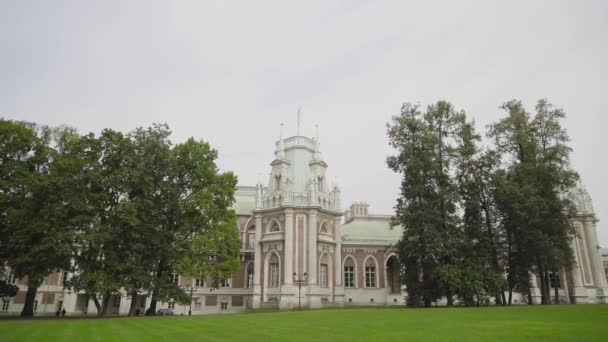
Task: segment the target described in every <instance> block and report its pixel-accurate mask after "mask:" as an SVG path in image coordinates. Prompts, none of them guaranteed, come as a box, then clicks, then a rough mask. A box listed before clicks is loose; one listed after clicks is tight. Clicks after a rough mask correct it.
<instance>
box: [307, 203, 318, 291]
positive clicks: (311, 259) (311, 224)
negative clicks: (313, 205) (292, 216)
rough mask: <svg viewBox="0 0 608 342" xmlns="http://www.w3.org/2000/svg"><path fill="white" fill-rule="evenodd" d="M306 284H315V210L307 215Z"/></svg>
mask: <svg viewBox="0 0 608 342" xmlns="http://www.w3.org/2000/svg"><path fill="white" fill-rule="evenodd" d="M308 283H309V284H317V210H316V209H311V210H310V212H309V213H308Z"/></svg>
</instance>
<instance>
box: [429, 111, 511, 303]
mask: <svg viewBox="0 0 608 342" xmlns="http://www.w3.org/2000/svg"><path fill="white" fill-rule="evenodd" d="M458 136H459V143H458V146H459V148H458V151H457V154H456V155H457V157H456V158H457V162H456V170H455V174H456V183H457V184H458V192H459V208H460V211H461V212H462V218H461V225H462V226H461V231H460V232H461V234H462V235H461V236H460V238H459V239H458V240H457V243H456V246H457V248H456V249H455V251H454V260H455V262H454V263H453V264H452V265H446V266H445V269H443V270H442V271H443V272H442V273H441V274H442V278H444V279H445V281H446V282H448V283H454V284H455V285H454V288H455V289H456V290H455V291H456V294H457V295H458V296H459V297H460V299H461V301H462V302H463V303H465V305H469V306H470V305H479V303H485V302H487V297H488V296H494V297H495V298H496V302H497V303H502V302H504V301H503V298H502V297H503V296H504V293H503V291H502V289H503V283H504V281H503V276H502V269H501V267H500V264H499V247H498V246H499V243H500V240H499V237H500V232H499V230H498V226H497V225H496V209H495V204H494V201H493V200H492V188H493V172H494V171H495V168H496V165H497V161H496V158H495V156H494V154H493V153H488V152H486V153H482V152H481V150H480V149H479V148H478V146H477V143H478V142H479V141H480V136H479V135H478V134H476V133H475V129H474V124H473V123H470V122H464V123H462V125H461V128H460V130H459V133H458Z"/></svg>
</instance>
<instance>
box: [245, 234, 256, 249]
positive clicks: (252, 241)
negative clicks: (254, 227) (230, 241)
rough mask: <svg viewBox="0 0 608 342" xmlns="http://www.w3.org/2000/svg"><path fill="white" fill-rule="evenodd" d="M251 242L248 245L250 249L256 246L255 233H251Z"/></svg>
mask: <svg viewBox="0 0 608 342" xmlns="http://www.w3.org/2000/svg"><path fill="white" fill-rule="evenodd" d="M248 241H249V243H248V245H247V247H248V248H249V249H254V248H255V233H249V240H248Z"/></svg>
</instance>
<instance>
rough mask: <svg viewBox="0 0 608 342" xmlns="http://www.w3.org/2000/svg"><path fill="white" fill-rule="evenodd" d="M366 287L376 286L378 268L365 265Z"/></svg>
mask: <svg viewBox="0 0 608 342" xmlns="http://www.w3.org/2000/svg"><path fill="white" fill-rule="evenodd" d="M365 287H376V268H375V267H373V266H367V267H365Z"/></svg>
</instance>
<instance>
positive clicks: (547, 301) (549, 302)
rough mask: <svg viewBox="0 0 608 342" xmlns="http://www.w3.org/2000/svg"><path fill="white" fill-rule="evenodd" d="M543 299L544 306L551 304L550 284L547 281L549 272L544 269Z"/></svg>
mask: <svg viewBox="0 0 608 342" xmlns="http://www.w3.org/2000/svg"><path fill="white" fill-rule="evenodd" d="M545 291H546V292H545V298H547V300H546V304H551V282H550V281H549V271H547V270H546V269H545Z"/></svg>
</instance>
